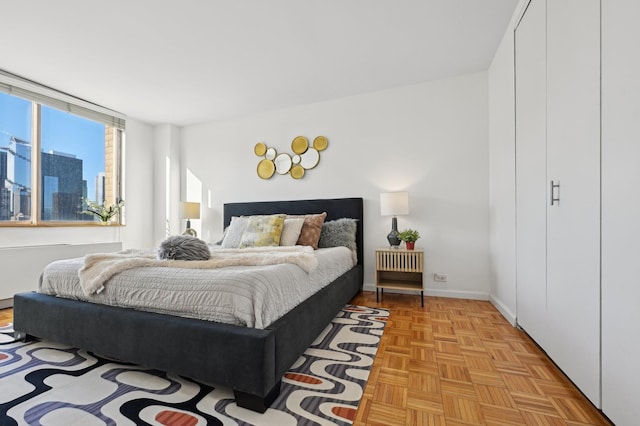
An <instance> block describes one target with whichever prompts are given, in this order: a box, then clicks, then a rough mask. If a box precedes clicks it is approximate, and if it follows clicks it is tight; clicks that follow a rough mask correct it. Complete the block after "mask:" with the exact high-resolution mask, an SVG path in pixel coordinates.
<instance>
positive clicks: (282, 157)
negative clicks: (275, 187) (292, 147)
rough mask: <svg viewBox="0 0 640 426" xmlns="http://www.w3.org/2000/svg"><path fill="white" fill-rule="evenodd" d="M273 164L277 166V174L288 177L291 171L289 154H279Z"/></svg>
mask: <svg viewBox="0 0 640 426" xmlns="http://www.w3.org/2000/svg"><path fill="white" fill-rule="evenodd" d="M273 162H274V163H275V165H276V173H278V174H280V175H286V174H287V173H289V171H290V170H291V157H290V156H289V154H284V153H282V154H278V156H277V157H276V159H275V160H273Z"/></svg>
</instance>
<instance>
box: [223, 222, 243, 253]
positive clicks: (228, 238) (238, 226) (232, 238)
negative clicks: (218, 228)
mask: <svg viewBox="0 0 640 426" xmlns="http://www.w3.org/2000/svg"><path fill="white" fill-rule="evenodd" d="M247 222H249V216H233V217H232V218H231V223H230V224H229V227H228V228H227V232H226V233H225V234H224V238H223V240H222V244H221V246H222V248H238V246H240V240H241V239H242V234H243V233H244V229H245V228H246V227H247Z"/></svg>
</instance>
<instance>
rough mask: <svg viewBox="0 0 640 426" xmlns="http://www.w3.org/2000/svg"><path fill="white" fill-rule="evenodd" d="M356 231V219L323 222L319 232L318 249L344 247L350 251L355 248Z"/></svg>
mask: <svg viewBox="0 0 640 426" xmlns="http://www.w3.org/2000/svg"><path fill="white" fill-rule="evenodd" d="M357 229H358V222H357V219H348V218H343V219H337V220H331V221H329V222H325V223H324V224H323V225H322V231H320V241H319V242H318V247H320V248H323V247H339V246H345V247H347V248H350V249H351V250H355V249H356V248H357V247H356V230H357Z"/></svg>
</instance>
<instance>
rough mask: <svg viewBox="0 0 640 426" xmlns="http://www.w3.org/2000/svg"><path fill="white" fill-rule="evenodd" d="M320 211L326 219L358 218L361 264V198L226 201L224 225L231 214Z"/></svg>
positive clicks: (360, 259)
mask: <svg viewBox="0 0 640 426" xmlns="http://www.w3.org/2000/svg"><path fill="white" fill-rule="evenodd" d="M322 212H327V218H326V220H335V219H340V218H343V217H348V218H351V219H358V230H357V231H356V244H357V245H358V264H359V265H362V264H363V259H364V247H363V238H362V230H363V229H364V228H363V223H362V216H363V214H362V198H330V199H324V200H323V199H319V200H295V201H257V202H246V203H226V204H225V205H224V227H225V228H226V227H227V226H229V224H230V223H231V217H232V216H250V215H255V214H277V213H287V214H312V213H322Z"/></svg>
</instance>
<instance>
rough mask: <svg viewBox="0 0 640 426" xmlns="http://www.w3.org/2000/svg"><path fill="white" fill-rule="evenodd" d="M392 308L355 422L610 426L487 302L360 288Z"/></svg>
mask: <svg viewBox="0 0 640 426" xmlns="http://www.w3.org/2000/svg"><path fill="white" fill-rule="evenodd" d="M352 303H353V304H357V305H362V306H370V307H382V308H388V309H390V311H391V315H390V318H389V322H388V325H387V327H386V328H385V331H384V334H383V335H382V341H381V342H380V347H379V349H378V353H377V355H376V358H375V361H374V364H373V367H372V369H371V374H370V376H369V381H368V383H367V387H366V389H365V392H364V397H363V398H362V401H361V402H360V406H359V408H358V413H357V417H356V421H355V422H354V424H355V425H371V426H374V425H385V426H390V425H412V426H413V425H416V426H421V425H429V426H444V425H446V426H459V425H500V426H504V425H536V426H537V425H574V426H575V425H610V424H611V423H610V422H609V421H608V420H607V419H606V417H604V416H603V415H602V414H601V413H600V412H599V411H598V410H596V409H595V408H594V406H593V405H591V403H590V402H589V401H588V400H587V399H586V397H584V396H583V395H582V394H581V393H580V392H579V391H578V390H577V389H576V387H575V386H574V385H573V384H572V383H571V382H570V381H569V380H568V379H567V378H566V377H565V376H564V375H563V374H562V372H561V371H560V370H559V369H558V368H557V367H556V366H555V365H554V364H553V363H552V362H551V361H550V360H549V358H548V357H547V356H546V355H545V354H544V352H542V351H541V350H540V349H539V348H538V347H537V346H536V345H535V343H533V341H532V340H531V339H530V338H529V337H528V336H527V335H526V334H525V333H524V332H522V331H520V330H518V329H516V328H514V327H512V326H511V325H510V324H509V323H508V322H507V321H506V320H505V319H504V317H503V316H502V315H501V314H500V313H499V312H498V311H497V310H496V309H495V308H494V307H493V305H491V303H489V302H485V301H476V300H463V299H448V298H437V297H425V301H424V308H421V307H420V297H419V296H412V295H400V294H391V293H385V294H384V296H383V297H382V298H381V299H380V303H376V295H375V293H373V292H363V293H362V294H360V295H358V296H356V297H355V299H354V300H353V301H352Z"/></svg>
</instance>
